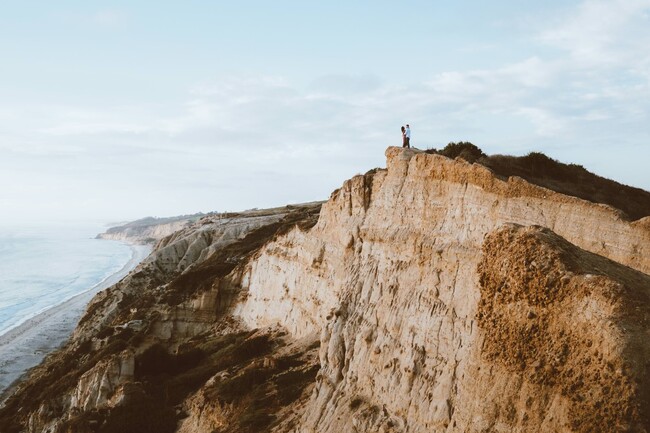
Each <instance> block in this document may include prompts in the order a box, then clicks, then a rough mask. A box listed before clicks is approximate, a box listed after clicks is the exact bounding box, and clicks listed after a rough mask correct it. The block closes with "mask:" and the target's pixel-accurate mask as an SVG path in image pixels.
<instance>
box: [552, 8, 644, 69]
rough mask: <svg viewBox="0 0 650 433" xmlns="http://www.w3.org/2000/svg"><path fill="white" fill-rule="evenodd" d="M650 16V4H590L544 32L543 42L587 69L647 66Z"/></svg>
mask: <svg viewBox="0 0 650 433" xmlns="http://www.w3.org/2000/svg"><path fill="white" fill-rule="evenodd" d="M649 12H650V1H649V0H615V1H603V0H588V1H585V2H583V3H581V4H580V5H579V6H578V7H577V8H576V9H575V10H574V11H572V13H571V14H570V15H569V16H567V17H564V18H562V19H560V20H558V21H559V22H557V23H555V25H554V26H553V27H551V28H549V29H546V30H544V31H543V32H542V33H541V34H540V35H539V40H540V41H541V42H542V43H544V44H547V45H549V46H552V47H555V48H557V49H559V50H563V51H567V52H569V53H570V55H571V57H572V59H573V61H574V62H577V63H579V64H580V65H581V66H585V67H589V66H599V67H609V68H617V67H619V66H621V65H620V63H621V62H625V63H626V64H627V63H628V62H632V63H646V66H647V60H648V58H649V54H648V51H647V49H645V50H644V49H643V47H646V48H647V46H648V43H649V42H650V37H649V35H648V28H650V19H649ZM644 69H645V68H644ZM646 71H647V70H646Z"/></svg>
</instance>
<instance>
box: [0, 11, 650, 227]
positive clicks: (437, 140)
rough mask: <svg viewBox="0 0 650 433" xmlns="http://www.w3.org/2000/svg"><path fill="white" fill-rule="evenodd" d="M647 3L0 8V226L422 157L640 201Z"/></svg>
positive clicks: (161, 211)
mask: <svg viewBox="0 0 650 433" xmlns="http://www.w3.org/2000/svg"><path fill="white" fill-rule="evenodd" d="M649 47H650V0H619V1H583V2H578V1H567V0H562V1H558V0H551V1H544V2H539V1H535V2H533V1H493V2H485V1H475V2H473V1H472V2H470V1H457V2H433V1H430V0H427V1H408V0H406V1H401V2H395V1H382V0H372V1H371V0H367V1H363V0H351V1H345V2H343V1H322V2H313V1H304V0H302V1H283V0H276V1H273V2H271V1H261V0H260V1H246V0H242V1H229V2H225V1H223V2H222V1H212V2H206V1H183V2H165V1H162V2H161V1H144V0H140V1H123V2H115V1H114V2H111V1H103V2H87V1H57V2H52V1H28V0H26V1H20V2H18V1H16V2H2V5H0V222H5V223H7V222H9V223H10V222H16V221H23V220H29V221H35V222H38V221H46V220H79V219H89V220H93V221H119V220H127V219H135V218H140V217H144V216H150V215H151V216H170V215H178V214H186V213H194V212H199V211H203V212H209V211H228V210H231V211H232V210H242V209H247V208H252V207H268V206H274V205H283V204H286V203H291V202H303V201H310V200H320V199H326V198H327V197H328V196H329V194H330V192H331V191H332V190H333V189H335V188H337V187H339V186H340V185H341V183H342V182H343V181H344V180H345V179H347V178H349V177H351V176H353V175H355V174H357V173H363V172H365V171H367V170H369V169H371V168H373V167H377V166H385V158H384V150H385V149H386V147H387V146H390V145H400V142H401V137H400V134H399V127H400V126H401V125H403V124H405V123H410V124H411V126H412V132H413V138H412V143H413V145H414V146H415V147H418V148H421V149H426V148H430V147H435V148H441V147H443V146H444V145H445V144H446V143H448V142H450V141H459V140H466V141H471V142H473V143H474V144H476V145H478V146H479V147H481V148H482V149H483V150H484V151H485V152H486V153H489V154H494V153H502V154H513V155H524V154H526V153H528V152H531V151H542V152H544V153H546V154H547V155H549V156H550V157H552V158H555V159H558V160H560V161H563V162H567V163H576V164H581V165H583V166H585V168H587V169H588V170H590V171H592V172H595V173H597V174H599V175H602V176H605V177H609V178H611V179H614V180H617V181H619V182H622V183H626V184H629V185H633V186H637V187H641V188H644V189H646V190H650V174H649V173H650V171H649V169H648V165H649V162H650V48H649Z"/></svg>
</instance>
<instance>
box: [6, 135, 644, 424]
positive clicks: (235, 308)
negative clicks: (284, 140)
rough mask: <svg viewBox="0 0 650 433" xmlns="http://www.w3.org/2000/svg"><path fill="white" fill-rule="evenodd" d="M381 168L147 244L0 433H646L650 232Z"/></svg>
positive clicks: (24, 391) (581, 207)
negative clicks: (289, 203) (143, 257)
mask: <svg viewBox="0 0 650 433" xmlns="http://www.w3.org/2000/svg"><path fill="white" fill-rule="evenodd" d="M386 157H387V168H386V169H385V170H373V171H371V172H369V173H367V174H365V175H362V176H361V175H360V176H356V177H354V178H352V179H350V180H348V181H346V182H345V183H344V184H343V186H342V187H341V188H340V189H339V190H337V191H335V192H334V193H333V194H332V195H331V197H330V199H329V200H328V201H327V202H326V203H325V204H323V205H322V208H321V206H320V204H310V205H299V206H293V207H287V208H280V209H274V210H270V211H266V213H265V212H263V211H260V213H259V214H255V215H250V214H245V213H244V214H233V215H231V216H230V217H228V218H218V217H216V216H207V217H204V218H203V219H201V220H199V221H197V222H196V223H194V224H192V225H190V226H188V227H186V228H184V229H182V230H180V231H178V232H175V233H174V234H172V235H170V236H168V237H166V238H164V239H162V240H161V241H160V242H159V243H158V244H157V245H156V248H155V250H154V252H153V253H152V255H151V256H150V257H149V259H147V261H145V262H144V263H143V264H142V265H141V266H140V267H139V268H138V269H136V271H135V272H133V273H132V274H131V275H130V276H129V277H127V278H126V279H125V280H123V281H122V282H120V283H119V284H118V285H116V286H114V287H112V288H111V289H109V290H107V291H105V292H103V293H102V294H100V295H99V296H97V297H96V298H95V300H94V301H93V302H92V303H91V305H90V306H89V308H88V311H87V313H86V316H85V317H84V318H83V319H82V321H81V323H80V324H79V326H78V328H77V330H76V331H75V334H74V335H73V337H72V339H71V340H70V342H69V343H68V344H67V346H66V347H65V348H63V349H62V350H61V351H59V352H58V353H55V354H53V355H52V356H50V357H48V358H47V360H46V361H45V362H44V363H43V365H41V366H40V367H38V368H36V369H35V370H33V371H32V373H31V376H30V377H29V378H28V380H26V381H25V382H24V383H23V384H21V386H20V387H19V388H18V391H17V392H16V393H15V394H14V396H13V397H11V398H10V399H9V400H7V402H6V405H5V407H4V408H3V409H2V410H0V431H2V432H7V433H9V432H18V431H29V432H41V431H53V432H54V431H62V432H64V431H70V432H72V431H74V432H86V431H101V432H113V431H115V432H117V431H121V432H128V431H134V432H135V431H146V430H149V431H161V432H167V431H168V432H173V431H179V432H184V433H190V432H197V433H198V432H220V431H229V432H256V431H275V432H339V431H345V432H355V431H358V432H366V431H368V432H370V431H393V432H431V431H436V432H513V431H515V432H517V431H518V432H547V431H567V432H593V431H602V432H609V431H611V432H619V431H620V432H622V431H635V432H645V431H648V429H649V428H650V418H649V416H650V413H649V410H650V406H649V404H650V401H649V392H648V390H650V387H649V383H648V381H649V380H650V376H649V375H648V373H647V370H648V367H647V366H648V365H650V344H649V343H648V341H649V340H648V338H647V337H648V331H649V329H650V328H649V327H648V325H649V324H650V322H649V319H650V276H649V275H648V274H649V273H650V218H648V217H645V218H642V219H638V220H636V221H629V220H628V219H627V218H626V217H625V215H624V214H623V213H622V212H621V211H619V210H617V209H614V208H612V207H610V206H608V205H603V204H597V203H592V202H588V201H585V200H583V199H579V198H576V197H572V196H569V195H565V194H561V193H558V192H554V191H552V190H549V189H545V188H543V187H541V186H536V185H533V184H531V183H529V182H527V181H525V180H523V179H521V178H518V177H509V178H503V177H501V176H497V175H495V174H494V173H493V172H492V171H491V170H489V169H487V168H486V167H484V166H481V165H478V164H469V163H467V162H465V161H463V160H460V159H457V160H452V159H449V158H446V157H444V156H440V155H430V154H425V153H421V152H418V151H415V150H405V149H399V148H389V149H388V150H387V151H386Z"/></svg>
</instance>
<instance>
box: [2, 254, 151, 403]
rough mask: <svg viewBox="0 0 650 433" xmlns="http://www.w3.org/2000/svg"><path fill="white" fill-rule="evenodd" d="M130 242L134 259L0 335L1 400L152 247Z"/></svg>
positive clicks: (54, 348) (58, 345) (68, 335)
mask: <svg viewBox="0 0 650 433" xmlns="http://www.w3.org/2000/svg"><path fill="white" fill-rule="evenodd" d="M128 245H129V247H130V248H131V251H132V255H131V258H130V259H129V261H128V262H127V263H126V264H125V265H124V266H123V267H122V268H121V269H120V270H119V271H117V272H116V273H114V274H113V275H111V276H109V277H108V278H106V279H104V280H103V281H100V282H99V283H97V284H96V285H95V286H93V287H91V288H90V289H88V290H86V291H85V292H82V293H80V294H78V295H75V296H73V297H72V298H70V299H68V300H66V301H64V302H62V303H60V304H58V305H55V306H53V307H52V308H49V309H47V310H45V311H42V312H41V313H39V314H37V315H35V316H34V317H31V318H29V319H28V320H26V321H25V322H23V323H21V324H20V325H18V326H16V327H15V328H12V329H10V330H9V331H7V332H6V333H5V334H3V335H0V402H2V401H4V399H5V398H6V397H8V394H9V393H10V391H11V389H12V388H13V387H14V386H15V384H16V383H17V381H18V380H19V379H20V377H21V376H23V374H25V373H26V372H27V370H29V369H30V368H32V367H34V366H36V365H38V364H39V363H40V362H41V361H42V360H43V358H45V356H46V355H47V354H49V353H50V352H52V351H54V350H56V349H57V348H58V347H60V346H61V345H62V344H63V343H64V342H65V341H66V340H67V339H68V338H69V337H70V335H71V334H72V331H73V330H74V328H75V327H76V326H77V322H78V321H79V319H80V318H81V316H82V315H83V313H84V311H85V310H86V306H87V305H88V303H89V302H90V300H91V299H92V298H93V296H95V294H97V293H98V292H100V291H102V290H104V289H107V288H108V287H110V286H112V285H114V284H116V283H117V282H119V281H120V280H121V279H122V278H124V277H125V276H126V275H127V274H128V273H129V272H131V271H132V270H133V269H135V267H136V266H137V265H138V264H139V263H140V262H142V261H143V260H144V259H145V258H146V257H147V256H148V255H149V253H150V252H151V250H152V247H151V246H149V245H136V244H128Z"/></svg>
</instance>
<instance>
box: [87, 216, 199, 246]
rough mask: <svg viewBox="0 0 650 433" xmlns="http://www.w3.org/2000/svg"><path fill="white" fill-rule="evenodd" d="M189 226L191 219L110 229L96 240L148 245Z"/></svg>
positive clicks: (153, 222)
mask: <svg viewBox="0 0 650 433" xmlns="http://www.w3.org/2000/svg"><path fill="white" fill-rule="evenodd" d="M191 224H192V219H189V218H188V219H180V220H178V221H170V222H166V223H162V224H160V223H157V222H155V221H152V223H151V224H141V225H135V226H129V225H126V226H118V227H111V228H110V229H108V230H107V231H106V232H105V233H101V234H100V235H98V236H97V238H98V239H108V240H114V241H123V242H132V243H136V244H148V243H154V242H156V241H159V240H160V239H163V238H165V237H167V236H169V235H171V234H173V233H174V232H177V231H179V230H182V229H184V228H186V227H189V226H191Z"/></svg>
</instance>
